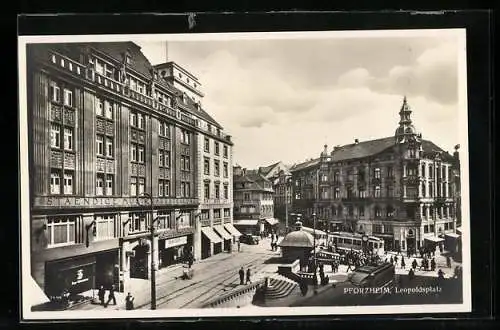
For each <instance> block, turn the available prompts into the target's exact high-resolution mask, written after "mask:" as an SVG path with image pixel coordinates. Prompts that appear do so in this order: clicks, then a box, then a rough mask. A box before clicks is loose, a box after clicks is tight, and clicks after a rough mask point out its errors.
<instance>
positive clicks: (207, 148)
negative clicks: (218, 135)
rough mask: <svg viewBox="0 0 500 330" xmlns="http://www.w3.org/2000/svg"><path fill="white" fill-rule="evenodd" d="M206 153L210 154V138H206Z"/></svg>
mask: <svg viewBox="0 0 500 330" xmlns="http://www.w3.org/2000/svg"><path fill="white" fill-rule="evenodd" d="M203 149H204V150H205V152H210V140H209V139H208V138H205V144H204V148H203Z"/></svg>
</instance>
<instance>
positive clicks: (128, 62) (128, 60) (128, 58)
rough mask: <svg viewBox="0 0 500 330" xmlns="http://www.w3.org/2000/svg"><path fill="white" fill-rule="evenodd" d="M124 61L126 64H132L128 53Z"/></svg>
mask: <svg viewBox="0 0 500 330" xmlns="http://www.w3.org/2000/svg"><path fill="white" fill-rule="evenodd" d="M125 63H127V64H128V65H130V64H132V57H131V56H130V55H128V54H127V55H125Z"/></svg>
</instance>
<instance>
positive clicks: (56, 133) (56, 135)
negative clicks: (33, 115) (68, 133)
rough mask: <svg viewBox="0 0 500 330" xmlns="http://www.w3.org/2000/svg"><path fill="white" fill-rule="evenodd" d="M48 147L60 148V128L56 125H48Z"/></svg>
mask: <svg viewBox="0 0 500 330" xmlns="http://www.w3.org/2000/svg"><path fill="white" fill-rule="evenodd" d="M50 146H51V147H53V148H60V147H61V127H60V126H59V125H57V124H53V123H51V124H50Z"/></svg>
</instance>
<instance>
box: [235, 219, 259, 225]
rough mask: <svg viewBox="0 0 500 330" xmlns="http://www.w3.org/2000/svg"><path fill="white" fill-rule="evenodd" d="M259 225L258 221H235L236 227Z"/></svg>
mask: <svg viewBox="0 0 500 330" xmlns="http://www.w3.org/2000/svg"><path fill="white" fill-rule="evenodd" d="M258 223H259V220H258V219H243V220H234V221H233V224H234V225H235V226H257V224H258Z"/></svg>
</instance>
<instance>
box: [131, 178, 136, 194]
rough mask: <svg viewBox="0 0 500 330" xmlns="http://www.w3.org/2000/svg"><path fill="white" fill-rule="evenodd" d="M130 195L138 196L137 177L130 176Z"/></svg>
mask: <svg viewBox="0 0 500 330" xmlns="http://www.w3.org/2000/svg"><path fill="white" fill-rule="evenodd" d="M130 196H137V178H134V177H132V178H130Z"/></svg>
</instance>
